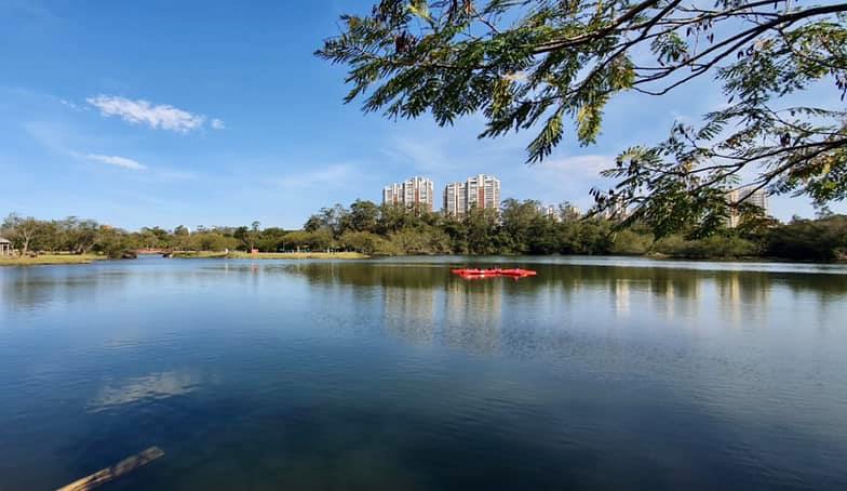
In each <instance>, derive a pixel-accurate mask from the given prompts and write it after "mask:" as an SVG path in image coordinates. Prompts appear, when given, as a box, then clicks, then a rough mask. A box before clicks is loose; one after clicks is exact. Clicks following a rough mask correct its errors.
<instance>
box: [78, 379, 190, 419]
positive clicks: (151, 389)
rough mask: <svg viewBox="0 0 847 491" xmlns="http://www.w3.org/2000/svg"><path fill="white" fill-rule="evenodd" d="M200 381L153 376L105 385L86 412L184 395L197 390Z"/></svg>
mask: <svg viewBox="0 0 847 491" xmlns="http://www.w3.org/2000/svg"><path fill="white" fill-rule="evenodd" d="M199 382H200V380H199V379H198V378H197V377H196V376H194V375H191V374H189V373H186V372H162V373H153V374H150V375H147V376H144V377H137V378H131V379H127V380H124V381H122V382H120V383H117V384H114V385H112V384H109V385H106V386H105V387H103V388H102V389H100V390H99V392H98V393H97V395H96V396H95V397H94V399H93V400H92V401H91V402H90V403H89V405H88V406H89V411H91V412H95V413H96V412H100V411H106V410H109V409H115V408H117V407H119V406H123V405H126V404H133V403H136V402H143V401H151V400H159V399H167V398H169V397H176V396H180V395H186V394H189V393H191V392H192V391H194V390H195V389H197V388H198V387H199Z"/></svg>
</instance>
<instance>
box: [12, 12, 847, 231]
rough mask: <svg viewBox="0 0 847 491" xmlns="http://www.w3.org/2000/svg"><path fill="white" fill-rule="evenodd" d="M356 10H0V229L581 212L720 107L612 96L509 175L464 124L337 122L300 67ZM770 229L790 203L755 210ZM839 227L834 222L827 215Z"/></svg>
mask: <svg viewBox="0 0 847 491" xmlns="http://www.w3.org/2000/svg"><path fill="white" fill-rule="evenodd" d="M372 1H373V0H370V1H364V0H351V1H345V0H333V1H325V2H322V1H314V2H280V1H278V0H277V1H270V0H254V1H250V2H241V1H235V0H232V1H213V0H204V1H196V0H181V1H179V2H174V1H173V0H149V1H145V2H107V1H85V0H56V1H49V2H48V1H43V0H0V215H3V216H5V215H6V214H7V213H9V212H12V211H15V212H19V213H21V214H25V215H33V216H36V217H39V218H62V217H64V216H67V215H76V216H81V217H87V218H95V219H97V220H99V221H101V222H104V223H110V224H114V225H118V226H122V227H125V228H128V229H137V228H140V227H143V226H153V225H161V226H165V227H168V228H172V227H174V226H176V225H180V224H185V225H188V226H197V225H206V226H212V225H241V224H247V223H250V222H252V221H253V220H259V221H261V222H262V224H263V226H282V227H286V228H296V227H300V226H301V225H302V224H303V222H304V221H305V219H306V218H307V217H308V215H309V214H311V213H313V212H315V211H317V210H318V209H319V208H321V207H322V206H327V205H332V204H334V203H336V202H340V203H343V204H348V203H350V202H351V201H353V200H355V199H356V198H362V199H370V200H373V201H378V200H379V199H380V196H381V195H380V191H381V188H382V186H384V185H386V184H389V183H391V182H396V181H401V180H403V179H405V178H407V177H410V176H412V175H424V176H428V177H431V178H432V179H433V180H435V183H436V189H437V193H436V197H437V199H439V202H440V195H441V188H442V187H443V186H444V185H445V184H446V183H448V182H452V181H458V180H464V179H465V178H466V177H467V176H470V175H474V174H478V173H489V174H494V175H496V176H498V177H499V178H500V179H501V181H502V192H503V197H504V198H505V197H514V198H518V199H538V200H541V201H543V202H546V203H558V202H561V201H565V200H569V201H572V202H575V203H577V204H579V205H581V206H582V207H583V208H588V207H589V206H590V204H591V200H590V197H589V195H588V191H589V189H590V188H591V187H592V186H594V185H598V184H599V185H602V184H603V183H602V182H601V180H600V179H599V178H598V177H597V171H598V170H599V169H601V168H604V167H605V166H607V165H608V163H609V162H610V161H611V160H612V159H613V157H614V155H616V154H617V153H618V152H619V151H620V150H621V149H623V148H625V147H627V146H630V145H633V144H639V143H653V142H656V141H659V140H660V139H662V138H663V137H665V136H666V135H667V133H668V129H669V128H670V125H671V124H672V122H673V121H674V119H675V118H690V119H692V120H693V119H696V118H697V117H698V115H699V114H701V113H703V112H705V111H708V110H710V109H712V108H714V107H716V106H717V105H718V104H720V102H721V98H720V94H719V93H717V92H716V91H715V89H714V86H713V84H711V83H708V82H706V81H704V82H703V83H699V84H697V85H694V86H692V87H689V88H687V89H686V90H685V91H679V92H676V93H674V94H672V95H671V96H670V97H667V98H663V99H655V98H649V97H646V96H636V95H631V96H630V95H626V96H622V97H619V98H618V99H616V100H615V101H614V103H613V104H612V106H610V108H609V111H607V116H606V124H605V128H604V132H603V135H602V137H601V138H600V140H599V142H598V144H597V145H596V146H592V147H587V148H582V147H579V146H578V145H576V144H575V143H574V140H573V138H566V140H565V142H564V143H563V144H562V145H561V146H560V147H559V148H558V149H557V151H556V152H555V153H554V154H553V156H552V157H551V158H550V159H549V160H547V161H545V163H543V164H540V165H536V166H527V165H525V164H524V163H523V162H524V159H525V151H524V147H525V145H526V143H527V141H528V139H529V138H530V137H531V135H530V134H524V135H517V136H511V137H508V138H504V139H499V140H484V141H478V140H476V135H477V134H478V133H479V132H480V131H481V130H482V128H483V120H482V118H480V117H471V118H467V119H466V120H463V121H461V122H460V123H459V124H457V125H456V126H454V127H451V128H438V127H437V126H436V125H435V124H434V123H432V121H431V120H430V119H428V118H422V119H420V120H417V121H399V122H394V121H388V120H385V119H383V118H382V117H381V116H379V115H375V114H371V115H364V114H362V113H361V112H360V110H359V107H358V106H357V105H356V104H355V103H354V104H351V105H347V106H345V105H343V104H342V101H341V99H342V97H343V95H344V94H345V93H346V88H345V86H344V84H343V77H344V70H343V68H342V67H333V66H330V65H329V64H327V63H326V62H323V61H321V60H319V59H317V58H315V57H314V56H313V55H312V53H313V52H314V50H315V49H317V48H318V47H320V46H321V41H322V39H323V38H325V37H327V36H329V35H332V34H333V33H335V32H336V29H337V27H336V22H337V18H338V15H340V14H341V13H343V12H349V11H358V12H362V11H366V10H367V9H368V8H369V6H370V5H371V4H372ZM771 205H772V206H771V207H772V210H771V212H772V213H773V214H774V215H776V216H777V217H778V218H781V219H787V218H789V217H790V216H791V215H792V214H794V213H798V214H801V215H805V216H811V215H812V214H813V209H812V207H811V206H810V205H809V203H808V201H807V200H805V199H790V198H777V199H772V200H771ZM833 209H834V210H836V211H844V209H845V208H844V206H842V205H838V206H833Z"/></svg>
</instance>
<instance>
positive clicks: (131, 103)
mask: <svg viewBox="0 0 847 491" xmlns="http://www.w3.org/2000/svg"><path fill="white" fill-rule="evenodd" d="M86 102H88V103H89V104H91V105H92V106H94V107H96V108H98V109H99V110H100V113H101V114H102V115H103V116H118V117H119V118H121V119H123V120H124V121H127V122H129V123H133V124H146V125H148V126H150V127H151V128H153V129H163V130H169V131H176V132H178V133H188V132H189V131H193V130H198V129H200V128H202V127H203V125H204V124H205V123H206V120H207V118H206V116H203V115H201V114H192V113H190V112H188V111H184V110H182V109H178V108H176V107H173V106H170V105H167V104H160V105H153V104H151V103H150V102H148V101H145V100H143V99H138V100H131V99H127V98H125V97H118V96H110V95H98V96H96V97H89V98H88V99H86ZM212 127H213V128H215V129H222V128H223V121H221V120H219V119H213V120H212Z"/></svg>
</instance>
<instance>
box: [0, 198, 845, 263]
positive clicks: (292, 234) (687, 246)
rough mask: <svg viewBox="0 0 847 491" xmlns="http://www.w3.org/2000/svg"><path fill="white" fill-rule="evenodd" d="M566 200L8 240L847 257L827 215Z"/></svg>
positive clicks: (274, 248)
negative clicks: (654, 213) (646, 217)
mask: <svg viewBox="0 0 847 491" xmlns="http://www.w3.org/2000/svg"><path fill="white" fill-rule="evenodd" d="M572 210H573V208H572V207H571V206H569V205H568V204H567V203H563V204H562V205H561V206H560V207H559V209H558V212H557V213H554V214H553V215H552V216H551V215H549V214H548V213H546V212H544V211H542V208H541V206H540V203H538V202H536V201H531V200H526V201H518V200H515V199H507V200H505V201H504V202H503V204H502V207H501V209H500V211H499V213H498V212H497V211H495V210H491V209H473V210H471V211H470V212H469V213H468V214H467V215H466V216H463V217H453V216H445V215H443V214H440V213H428V212H424V213H412V212H409V211H407V210H406V209H404V208H402V207H399V206H388V205H382V206H380V205H377V204H375V203H373V202H371V201H363V200H356V201H355V202H353V203H352V204H351V205H350V206H349V207H345V206H342V205H340V204H337V205H335V206H332V207H327V208H323V209H321V210H320V211H319V212H318V213H315V214H314V215H312V216H310V217H309V218H308V220H307V221H306V223H305V224H304V226H303V228H302V229H301V230H284V229H282V228H278V227H269V228H262V227H261V224H260V223H259V222H253V223H252V224H250V225H249V226H240V227H224V226H214V227H203V226H199V227H196V228H195V229H194V230H190V229H189V228H187V227H185V226H179V227H176V228H174V229H173V230H166V229H164V228H161V227H145V228H142V229H141V230H138V231H134V232H130V231H126V230H122V229H119V228H114V227H110V226H107V225H102V224H99V223H97V222H96V221H94V220H85V219H79V218H76V217H69V218H66V219H64V220H49V221H48V220H38V219H35V218H32V217H23V216H20V215H17V214H12V215H9V216H8V217H7V218H6V219H5V220H4V222H3V224H2V226H0V236H3V237H6V238H8V239H9V240H11V241H12V242H13V246H14V247H15V249H17V250H18V251H19V252H20V253H22V254H31V253H38V252H41V253H56V252H65V253H75V254H85V253H96V254H104V255H108V256H110V257H121V256H122V255H124V253H126V252H127V251H137V250H142V249H148V250H166V251H177V250H181V251H216V252H224V251H236V250H238V251H252V250H257V251H259V252H293V251H339V250H344V251H356V252H360V253H363V254H367V255H372V256H378V255H400V254H482V255H484V254H533V255H545V254H562V255H570V254H573V255H666V256H671V257H684V258H735V257H772V258H782V259H789V260H803V261H834V260H843V259H845V258H847V216H845V215H835V214H831V213H822V214H821V215H820V216H819V217H817V218H816V219H811V220H809V219H801V218H798V217H795V218H794V219H792V220H791V221H790V222H789V223H786V224H781V223H778V222H777V221H776V220H773V219H771V218H764V217H758V218H757V217H748V218H746V219H745V220H744V221H743V222H742V223H741V225H740V226H739V227H736V228H727V227H721V228H718V229H717V230H716V231H715V232H714V233H711V234H709V235H707V236H701V235H698V230H697V229H696V228H692V229H691V230H690V231H689V232H687V233H685V232H680V233H676V234H672V235H662V236H661V238H657V237H658V235H657V234H656V233H655V232H654V230H652V229H651V228H650V227H649V226H648V225H647V224H645V223H643V222H635V223H633V224H627V226H622V225H621V223H619V222H617V221H614V220H610V219H605V218H602V217H600V216H588V217H585V216H578V215H577V214H575V213H574V212H573V211H572Z"/></svg>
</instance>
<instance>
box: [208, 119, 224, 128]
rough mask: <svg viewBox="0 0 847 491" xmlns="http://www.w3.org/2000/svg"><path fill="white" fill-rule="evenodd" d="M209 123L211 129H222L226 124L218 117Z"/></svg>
mask: <svg viewBox="0 0 847 491" xmlns="http://www.w3.org/2000/svg"><path fill="white" fill-rule="evenodd" d="M209 124H210V125H211V127H212V129H213V130H223V129H225V128H226V125H225V124H224V122H223V120H221V119H218V118H213V119H212V121H211V122H210V123H209Z"/></svg>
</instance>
